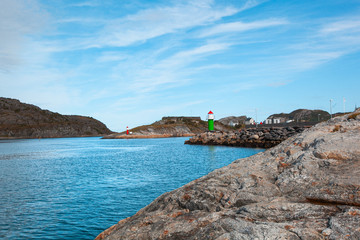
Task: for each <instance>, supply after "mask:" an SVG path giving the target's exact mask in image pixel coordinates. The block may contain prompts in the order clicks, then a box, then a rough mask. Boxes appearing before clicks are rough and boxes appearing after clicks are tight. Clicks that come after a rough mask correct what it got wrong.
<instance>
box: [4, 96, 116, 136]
mask: <svg viewBox="0 0 360 240" xmlns="http://www.w3.org/2000/svg"><path fill="white" fill-rule="evenodd" d="M110 133H111V131H110V130H109V129H108V128H107V127H106V126H105V124H103V123H102V122H100V121H98V120H96V119H93V118H91V117H83V116H75V115H61V114H59V113H54V112H50V111H48V110H43V109H41V108H39V107H37V106H34V105H31V104H26V103H22V102H20V101H19V100H16V99H10V98H0V138H51V137H80V136H101V135H105V134H110Z"/></svg>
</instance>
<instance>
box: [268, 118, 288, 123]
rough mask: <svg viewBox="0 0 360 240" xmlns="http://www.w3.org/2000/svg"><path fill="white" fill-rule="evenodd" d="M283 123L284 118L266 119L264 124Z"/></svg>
mask: <svg viewBox="0 0 360 240" xmlns="http://www.w3.org/2000/svg"><path fill="white" fill-rule="evenodd" d="M284 122H285V118H274V117H271V118H268V119H266V120H265V124H280V123H284Z"/></svg>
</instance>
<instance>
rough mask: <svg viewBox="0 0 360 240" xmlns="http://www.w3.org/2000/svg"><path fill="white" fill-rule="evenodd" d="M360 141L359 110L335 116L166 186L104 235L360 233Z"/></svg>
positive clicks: (291, 236)
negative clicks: (259, 150) (178, 184)
mask: <svg viewBox="0 0 360 240" xmlns="http://www.w3.org/2000/svg"><path fill="white" fill-rule="evenodd" d="M356 114H360V112H357V113H356ZM359 146H360V119H359V118H357V116H355V117H351V118H350V117H349V115H345V116H343V117H339V118H335V119H331V120H329V121H328V122H323V123H320V124H318V125H316V126H314V127H312V128H310V129H307V130H305V131H304V132H302V133H300V134H298V135H295V136H293V137H290V138H289V139H287V140H285V141H284V142H282V143H281V144H279V145H278V146H276V147H274V148H271V149H268V150H267V151H265V152H263V153H259V154H257V155H254V156H251V157H248V158H244V159H239V160H236V161H234V162H233V163H232V164H230V165H229V166H226V167H223V168H220V169H217V170H215V171H213V172H211V173H210V174H208V175H207V176H204V177H202V178H200V179H197V180H195V181H193V182H190V183H188V184H186V185H185V186H183V187H181V188H179V189H176V190H174V191H172V192H169V193H165V194H163V195H162V196H160V197H158V198H157V199H156V200H155V201H154V202H152V203H151V204H150V205H148V206H147V207H145V208H143V209H141V210H140V211H139V212H138V213H137V214H135V215H134V216H132V217H129V218H127V219H124V220H121V221H120V222H119V223H118V224H116V225H114V226H112V227H111V228H109V229H108V230H106V231H104V232H103V233H101V234H100V235H99V236H98V237H97V239H218V240H223V239H360V225H359V223H360V171H359V169H360V148H359Z"/></svg>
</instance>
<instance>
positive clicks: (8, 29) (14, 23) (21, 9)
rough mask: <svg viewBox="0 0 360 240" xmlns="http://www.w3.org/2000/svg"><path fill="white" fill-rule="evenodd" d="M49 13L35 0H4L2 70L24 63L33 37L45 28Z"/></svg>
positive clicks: (0, 39)
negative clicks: (26, 48)
mask: <svg viewBox="0 0 360 240" xmlns="http://www.w3.org/2000/svg"><path fill="white" fill-rule="evenodd" d="M47 17H48V16H47V14H46V13H45V12H43V11H41V10H40V6H39V5H38V4H37V2H36V1H35V0H28V1H21V0H2V1H1V7H0V36H1V37H0V72H7V71H10V70H11V69H13V67H15V66H17V65H19V64H21V63H22V61H23V59H22V52H23V51H24V50H25V49H24V48H25V46H26V45H27V44H28V42H29V41H31V37H32V36H33V35H34V34H36V33H39V32H40V31H42V30H43V28H44V23H45V22H46V20H47Z"/></svg>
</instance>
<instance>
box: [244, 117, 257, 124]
mask: <svg viewBox="0 0 360 240" xmlns="http://www.w3.org/2000/svg"><path fill="white" fill-rule="evenodd" d="M245 125H255V120H254V119H253V118H247V119H246V120H245Z"/></svg>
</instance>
